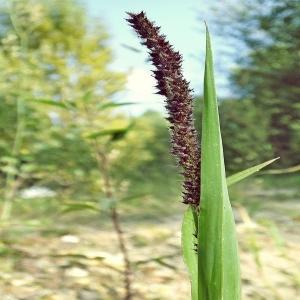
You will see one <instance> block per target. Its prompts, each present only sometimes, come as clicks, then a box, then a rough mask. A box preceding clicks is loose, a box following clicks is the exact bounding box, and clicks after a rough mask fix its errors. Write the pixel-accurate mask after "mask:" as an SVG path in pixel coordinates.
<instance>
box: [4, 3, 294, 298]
mask: <svg viewBox="0 0 300 300" xmlns="http://www.w3.org/2000/svg"><path fill="white" fill-rule="evenodd" d="M262 8H263V9H262ZM224 9H226V11H227V12H230V13H227V14H226V16H225V15H224V17H221V16H222V15H223V14H224ZM211 16H212V17H211V20H209V21H210V23H211V24H212V32H213V34H214V35H216V36H217V35H222V36H226V38H228V43H232V47H233V49H235V50H236V54H235V56H234V60H235V62H236V64H235V67H234V68H233V69H232V72H231V74H229V76H230V82H231V87H232V90H234V95H235V96H234V97H229V98H228V97H226V98H224V99H222V98H221V99H219V100H220V117H221V125H222V129H223V132H222V134H223V142H224V151H225V159H226V163H227V171H228V174H232V173H234V172H236V171H239V170H242V169H245V168H246V167H249V166H252V165H255V164H258V163H260V162H263V161H265V160H268V159H271V158H273V157H277V156H280V160H279V161H278V162H277V163H276V164H274V165H273V166H272V168H273V169H276V168H277V169H279V171H278V172H276V171H274V170H272V171H273V173H278V174H276V175H275V174H274V175H272V174H271V173H272V172H269V174H267V172H266V174H265V175H263V176H259V177H257V178H254V179H250V180H247V181H245V182H244V183H242V184H240V185H238V186H236V187H234V188H232V190H231V194H232V200H233V204H234V206H235V208H236V212H237V213H236V214H237V222H238V232H239V233H240V239H241V249H242V252H243V254H242V263H243V264H244V265H245V266H250V267H249V270H250V271H249V270H248V271H245V273H244V275H243V276H244V277H243V279H244V285H245V287H246V288H245V291H244V297H245V299H296V297H297V296H299V282H300V276H299V273H297V272H296V271H294V269H293V267H292V266H293V263H292V259H293V257H294V254H295V253H296V250H298V249H299V246H300V241H299V227H298V231H297V230H296V229H295V228H296V226H295V225H296V224H297V225H299V221H300V215H299V197H300V188H299V187H300V176H299V172H298V171H297V170H299V168H298V166H299V165H300V154H299V147H300V122H299V120H300V100H299V96H300V87H299V83H300V60H299V49H300V45H299V44H300V5H299V1H293V0H286V1H275V0H274V1H271V0H254V1H241V3H240V5H238V6H236V5H235V6H232V7H231V6H230V4H229V3H228V5H227V4H223V5H221V6H220V5H218V6H217V7H216V9H214V14H212V15H211ZM122 21H123V20H118V22H122ZM128 30H129V29H128ZM178 34H182V33H178ZM113 50H114V49H112V48H111V46H110V43H109V34H108V31H107V28H106V27H105V26H104V25H103V24H102V23H101V18H100V21H99V20H92V22H91V20H90V18H89V16H88V14H87V12H86V10H85V9H84V7H83V6H82V5H80V3H78V2H76V1H75V0H64V1H60V0H53V1H47V0H28V1H26V0H15V1H1V2H0V74H1V77H0V133H1V139H0V187H1V190H0V195H1V210H0V212H1V239H0V260H1V262H2V265H3V269H2V271H1V272H0V295H1V299H3V300H5V299H7V300H8V299H28V300H29V299H87V300H89V299H90V300H92V299H121V296H120V293H121V294H122V285H121V284H120V283H119V281H117V280H118V279H117V278H119V276H120V272H122V271H120V270H122V268H123V266H122V262H120V261H119V260H120V259H119V256H118V255H119V254H120V253H119V250H118V247H117V246H116V245H117V242H116V241H115V240H114V237H113V236H112V235H113V234H114V233H113V231H112V227H111V225H110V222H108V221H109V220H110V212H111V210H112V209H116V208H118V214H120V215H121V216H122V218H121V222H123V224H124V228H125V231H126V234H127V237H126V238H127V241H128V243H129V246H128V247H129V253H130V254H131V257H132V260H133V262H132V265H133V266H132V268H133V269H134V274H135V276H134V279H133V281H134V282H135V281H136V283H134V289H135V293H136V295H137V296H136V297H137V298H136V299H170V297H169V296H168V295H169V293H170V291H172V289H173V292H174V288H175V287H176V288H178V289H179V292H178V294H176V297H178V298H174V297H175V296H174V297H172V299H187V293H188V285H187V277H186V273H185V270H184V267H183V266H181V261H180V256H179V254H180V253H179V252H180V250H179V242H180V238H179V237H178V232H179V229H180V214H181V212H182V211H183V207H182V205H181V204H180V185H181V182H180V181H181V178H180V176H179V175H178V170H177V167H176V163H175V162H174V160H173V158H172V157H171V156H170V154H169V134H168V129H167V122H166V121H165V120H164V116H163V115H162V114H161V113H160V112H157V111H150V110H149V111H145V112H144V113H142V114H137V115H134V116H131V117H130V116H128V114H127V113H126V111H125V110H124V109H123V107H125V106H126V108H127V110H128V109H129V110H130V108H131V107H134V105H135V104H134V103H129V102H127V101H126V102H125V101H123V102H122V101H119V100H116V99H117V98H116V95H118V94H119V93H120V92H122V91H124V89H125V86H126V78H127V75H128V74H126V72H120V71H117V70H116V68H111V63H112V62H113ZM179 50H180V49H179ZM200 77H201V76H200ZM195 97H196V98H195V119H196V124H197V127H198V128H200V127H201V124H200V114H201V102H200V100H201V95H195ZM282 169H283V171H284V172H282V174H281V171H280V170H282ZM289 171H294V172H289ZM297 235H298V238H297ZM270 245H271V246H270ZM269 246H270V247H271V249H268V247H269ZM156 247H157V248H156ZM91 249H94V250H93V253H91ZM97 251H98V252H97ZM289 251H290V252H289ZM273 252H274V253H273ZM95 253H96V254H95ZM267 254H269V255H271V256H272V255H273V254H274V260H271V259H269V260H268V259H267V257H268V255H267ZM154 256H155V257H154ZM168 259H169V260H168ZM264 259H265V260H264ZM277 259H278V260H277ZM166 260H167V261H166ZM174 260H175V262H176V263H174ZM264 263H266V265H265V266H264ZM268 263H269V264H268ZM274 263H275V265H274ZM177 265H180V267H179V270H178V269H177ZM276 265H278V266H279V267H278V269H279V271H278V270H277V271H278V272H277V271H276V272H277V273H278V274H277V273H276V272H275V273H276V274H277V275H276V276H277V277H276V276H275V277H274V278H271V279H270V277H269V275H268V274H270V273H272V271H271V270H272V268H275V267H276ZM96 267H97V268H96ZM264 268H265V269H264ZM288 268H289V269H288ZM99 270H100V271H99ZM159 270H160V271H161V272H159ZM253 270H254V271H253ZM255 272H257V273H255ZM282 272H283V273H284V272H285V273H284V274H282ZM275 273H274V274H275ZM136 274H137V275H136ZM257 274H258V275H257ZM266 274H267V275H266ZM136 277H137V278H136ZM258 278H263V280H262V281H261V280H260V279H258ZM139 280H140V282H139ZM178 281H180V284H179V285H178ZM113 282H115V283H114V284H113ZM262 282H263V283H262ZM277 282H280V283H282V282H283V283H282V286H283V287H282V289H281V290H278V289H277ZM297 293H298V294H297ZM147 295H148V296H147ZM147 297H148V298H147Z"/></svg>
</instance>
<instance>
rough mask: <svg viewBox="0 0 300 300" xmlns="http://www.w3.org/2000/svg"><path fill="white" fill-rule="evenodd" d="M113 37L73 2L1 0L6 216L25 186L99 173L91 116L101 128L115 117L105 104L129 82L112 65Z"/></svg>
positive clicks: (63, 182)
mask: <svg viewBox="0 0 300 300" xmlns="http://www.w3.org/2000/svg"><path fill="white" fill-rule="evenodd" d="M107 39H108V35H107V34H106V32H105V30H104V28H103V26H102V25H101V24H99V23H96V22H95V24H94V26H93V28H90V27H89V26H88V24H87V16H86V14H85V13H84V10H83V9H82V8H81V7H80V6H79V5H78V4H77V3H76V2H75V1H72V0H67V1H58V0H55V1H45V0H43V1H36V0H30V1H24V0H16V1H10V2H9V3H8V4H7V3H5V2H2V3H1V11H0V71H1V82H0V97H1V104H0V105H1V115H0V123H1V127H0V130H1V135H2V137H3V138H4V139H3V142H2V143H1V145H0V154H1V170H2V177H5V178H6V179H5V180H4V181H2V183H3V187H4V190H5V191H6V192H5V193H6V194H5V195H4V198H5V199H6V200H5V203H6V204H7V205H4V209H3V212H2V214H3V216H4V217H6V216H8V215H9V211H10V204H8V203H10V202H11V201H12V199H13V198H14V197H15V196H16V195H17V191H18V190H19V189H21V188H22V187H26V186H28V185H29V186H30V185H32V184H33V183H35V184H37V183H38V182H43V184H46V185H47V183H48V184H51V182H52V186H53V183H59V185H66V186H68V185H69V183H70V182H72V185H73V183H74V182H76V183H77V184H78V180H80V178H81V179H82V180H83V178H84V181H85V183H86V182H87V180H86V177H84V176H83V175H82V176H78V174H84V173H87V174H92V173H93V169H95V163H94V160H95V158H94V157H93V155H91V152H90V145H89V143H87V142H86V140H85V139H84V138H83V137H84V135H85V134H87V131H88V130H91V128H88V124H90V123H89V122H92V121H93V126H95V127H94V128H93V130H95V131H96V130H97V128H102V127H103V125H104V124H110V123H111V122H112V121H113V119H115V117H112V115H111V114H108V113H107V111H105V112H104V111H103V112H102V110H101V109H100V108H101V107H102V106H105V105H107V104H108V103H110V102H111V99H112V97H113V96H114V95H115V94H116V93H118V92H119V91H120V90H121V89H122V88H123V85H124V82H125V76H124V74H122V73H118V72H115V71H111V70H110V69H109V64H110V63H111V61H112V52H111V49H110V48H109V47H108V46H107ZM87 115H89V117H88V118H87ZM91 115H92V119H93V120H92V119H91ZM94 121H95V122H94ZM76 124H80V125H81V129H80V130H79V129H78V128H79V126H76ZM74 145H76V147H74ZM79 153H80V154H79ZM78 158H79V159H78ZM54 170H55V171H56V170H59V171H58V172H53V171H54ZM87 177H89V176H87ZM75 185H76V184H75Z"/></svg>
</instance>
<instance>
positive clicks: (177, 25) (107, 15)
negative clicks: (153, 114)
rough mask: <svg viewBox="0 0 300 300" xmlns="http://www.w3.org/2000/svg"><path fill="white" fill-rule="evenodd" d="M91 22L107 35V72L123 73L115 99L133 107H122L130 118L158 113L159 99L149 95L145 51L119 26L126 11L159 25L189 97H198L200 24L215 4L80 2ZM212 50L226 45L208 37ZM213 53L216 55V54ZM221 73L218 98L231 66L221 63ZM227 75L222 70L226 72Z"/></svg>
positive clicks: (223, 91) (224, 91)
mask: <svg viewBox="0 0 300 300" xmlns="http://www.w3.org/2000/svg"><path fill="white" fill-rule="evenodd" d="M82 1H83V4H84V5H85V7H86V8H87V11H88V14H89V15H90V16H91V17H92V18H96V19H99V18H100V21H101V22H102V23H103V24H104V26H105V27H106V29H107V30H108V32H109V34H110V37H111V40H110V46H111V47H112V49H113V52H114V62H113V64H112V68H113V69H115V70H118V71H125V72H127V73H129V75H128V78H127V85H126V92H124V93H121V94H119V95H118V99H117V100H120V101H124V102H127V101H129V102H135V103H137V105H134V106H130V108H127V109H126V110H127V112H128V113H131V114H133V115H136V114H140V113H142V112H144V111H145V110H148V109H152V110H158V111H162V112H163V111H164V103H163V98H162V97H161V96H158V95H155V94H154V93H155V88H154V85H155V81H154V79H153V77H152V76H151V69H153V67H152V66H151V65H150V63H149V62H147V57H148V56H147V52H146V49H144V47H142V46H141V45H140V43H139V42H140V41H139V39H138V37H137V36H136V34H135V33H134V32H133V30H132V29H131V27H129V26H128V24H127V22H126V21H125V18H126V12H127V11H129V12H140V11H141V10H143V11H145V12H146V14H147V16H148V18H149V19H151V20H153V21H155V22H156V24H157V25H159V26H161V32H163V33H164V34H166V35H167V38H168V40H169V41H170V43H171V44H173V45H174V47H175V49H176V50H178V51H179V52H180V53H181V54H182V55H183V58H184V61H183V73H184V75H185V77H186V79H187V80H188V81H190V82H191V87H192V88H193V89H194V94H195V95H200V94H202V82H203V72H204V54H205V52H204V50H205V31H204V29H205V28H204V20H206V17H208V14H209V13H211V12H210V11H209V7H208V5H207V3H208V2H209V3H210V4H212V3H213V2H215V1H217V0H211V1H204V0H185V1H176V0H164V1H158V0H127V1H126V0H110V1H107V0H106V1H104V0H82ZM212 39H213V41H212V43H213V48H214V49H221V48H223V47H224V42H225V45H226V40H225V41H224V40H220V38H217V37H215V38H214V37H212ZM124 44H125V45H129V46H131V47H134V48H136V49H138V50H139V51H140V52H135V51H132V50H129V49H128V48H126V47H124ZM216 53H218V51H216ZM215 62H216V66H218V65H220V64H221V62H222V65H224V60H223V61H222V60H219V59H218V56H217V55H216V58H215ZM225 65H226V67H225V71H224V68H222V72H221V71H218V68H217V71H216V78H217V79H216V85H217V90H218V92H219V97H224V96H228V95H230V91H229V90H228V80H227V77H228V76H227V75H228V74H227V73H228V72H227V71H228V70H229V69H230V67H231V65H233V62H231V61H226V64H225ZM226 70H227V71H226Z"/></svg>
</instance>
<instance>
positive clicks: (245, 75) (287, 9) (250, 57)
mask: <svg viewBox="0 0 300 300" xmlns="http://www.w3.org/2000/svg"><path fill="white" fill-rule="evenodd" d="M221 11H222V18H218V20H217V18H216V19H214V20H213V21H212V23H216V24H217V26H216V28H215V31H216V33H217V32H220V29H222V35H223V37H224V36H226V37H231V38H232V39H231V41H232V42H233V43H232V47H234V48H236V49H237V51H236V53H235V57H236V64H237V66H236V67H235V68H234V69H233V72H232V74H231V80H232V83H233V84H234V86H235V87H236V92H237V93H238V95H239V98H242V99H243V98H247V99H249V100H250V101H251V102H252V103H253V107H252V109H254V110H255V111H256V112H257V114H258V116H257V128H256V130H266V133H267V139H266V141H265V143H266V144H269V143H270V144H271V145H272V148H273V152H274V155H275V156H280V157H281V159H280V163H281V165H282V166H291V165H294V164H299V163H300V157H299V143H300V127H299V119H300V100H299V99H300V88H299V84H300V71H299V70H300V59H299V58H300V56H299V50H298V49H299V47H300V35H299V32H300V22H299V15H300V4H299V1H296V0H286V1H273V0H255V1H240V2H239V4H238V5H236V3H233V5H227V6H223V7H222V8H221V7H220V9H219V12H221ZM215 15H216V16H219V15H218V14H217V13H215ZM226 16H227V17H226ZM217 30H218V31H217ZM260 112H263V120H262V119H261V118H260V117H259V115H260ZM265 122H267V124H266V125H267V126H266V127H261V123H265Z"/></svg>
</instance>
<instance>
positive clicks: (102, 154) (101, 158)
mask: <svg viewBox="0 0 300 300" xmlns="http://www.w3.org/2000/svg"><path fill="white" fill-rule="evenodd" d="M86 112H87V114H88V111H87V109H86ZM88 115H89V114H88ZM92 146H93V149H94V154H95V157H96V160H97V163H98V166H99V170H100V172H101V174H102V176H103V180H104V190H105V191H104V192H105V196H106V197H107V198H108V199H111V200H112V199H113V190H112V183H111V178H110V175H109V162H108V158H107V155H106V153H107V151H101V149H100V146H99V143H98V141H97V139H95V140H93V142H92ZM110 218H111V220H112V223H113V227H114V230H115V233H116V236H117V239H118V243H119V249H120V251H121V253H122V256H123V262H124V271H123V275H124V289H125V295H124V300H131V299H132V296H133V293H132V267H131V261H130V258H129V251H128V247H127V243H126V239H125V237H124V232H123V230H122V225H121V222H120V214H119V212H118V209H117V205H116V204H114V205H113V207H112V208H111V211H110Z"/></svg>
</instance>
